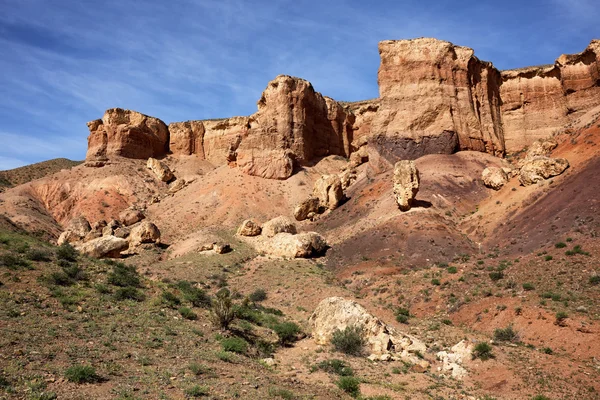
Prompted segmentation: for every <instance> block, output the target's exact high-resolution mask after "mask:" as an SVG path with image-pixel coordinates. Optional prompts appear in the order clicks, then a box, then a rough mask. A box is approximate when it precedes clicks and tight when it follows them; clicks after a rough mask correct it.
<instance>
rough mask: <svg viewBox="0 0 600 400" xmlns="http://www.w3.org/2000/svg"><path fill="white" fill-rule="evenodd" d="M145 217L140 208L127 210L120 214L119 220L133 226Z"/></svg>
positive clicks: (125, 224)
mask: <svg viewBox="0 0 600 400" xmlns="http://www.w3.org/2000/svg"><path fill="white" fill-rule="evenodd" d="M144 218H146V216H145V215H144V213H142V212H141V211H139V210H125V211H123V212H122V213H121V214H119V221H120V222H121V224H123V225H124V226H131V225H133V224H137V223H138V222H140V221H141V220H143V219H144Z"/></svg>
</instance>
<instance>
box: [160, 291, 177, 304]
mask: <svg viewBox="0 0 600 400" xmlns="http://www.w3.org/2000/svg"><path fill="white" fill-rule="evenodd" d="M160 297H161V300H162V302H163V303H164V304H165V305H166V306H168V307H171V308H177V306H179V305H180V304H181V299H180V298H179V297H177V296H176V295H175V294H174V293H173V292H169V291H168V290H163V292H162V293H161V294H160Z"/></svg>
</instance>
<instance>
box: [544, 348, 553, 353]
mask: <svg viewBox="0 0 600 400" xmlns="http://www.w3.org/2000/svg"><path fill="white" fill-rule="evenodd" d="M542 352H543V353H544V354H554V351H553V350H552V349H551V348H550V347H544V348H543V349H542Z"/></svg>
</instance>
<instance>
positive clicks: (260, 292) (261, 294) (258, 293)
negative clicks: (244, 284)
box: [248, 289, 267, 303]
mask: <svg viewBox="0 0 600 400" xmlns="http://www.w3.org/2000/svg"><path fill="white" fill-rule="evenodd" d="M248 298H249V299H250V301H253V302H255V303H260V302H261V301H264V300H266V299H267V292H266V291H265V290H264V289H256V290H255V291H254V292H252V293H250V295H249V296H248Z"/></svg>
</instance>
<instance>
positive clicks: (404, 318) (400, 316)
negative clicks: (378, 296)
mask: <svg viewBox="0 0 600 400" xmlns="http://www.w3.org/2000/svg"><path fill="white" fill-rule="evenodd" d="M409 318H410V312H409V310H408V308H404V307H399V308H398V309H396V321H398V322H400V323H402V324H407V323H408V319H409Z"/></svg>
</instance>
